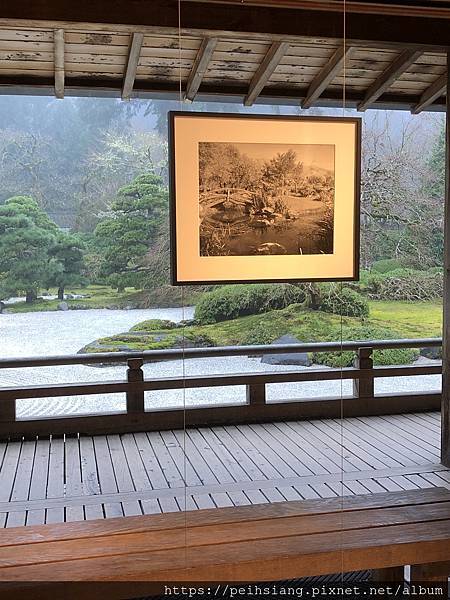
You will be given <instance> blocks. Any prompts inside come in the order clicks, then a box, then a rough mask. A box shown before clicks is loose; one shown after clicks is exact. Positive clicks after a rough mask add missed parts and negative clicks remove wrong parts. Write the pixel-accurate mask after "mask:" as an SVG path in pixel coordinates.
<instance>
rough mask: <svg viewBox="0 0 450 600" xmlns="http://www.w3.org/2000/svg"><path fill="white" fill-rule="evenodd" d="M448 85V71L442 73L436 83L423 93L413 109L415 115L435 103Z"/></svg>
mask: <svg viewBox="0 0 450 600" xmlns="http://www.w3.org/2000/svg"><path fill="white" fill-rule="evenodd" d="M446 87H447V73H444V74H443V75H441V76H440V77H439V78H438V79H436V81H435V82H434V83H432V84H431V85H430V87H429V88H427V89H426V90H425V91H424V93H423V94H422V95H421V97H420V100H419V102H418V103H417V104H416V105H415V106H414V107H413V109H412V110H411V112H412V114H413V115H417V114H418V113H420V112H421V111H422V110H423V109H424V108H426V107H427V106H430V104H433V102H434V101H435V100H437V99H438V98H440V97H441V96H442V95H443V94H444V92H445V90H446Z"/></svg>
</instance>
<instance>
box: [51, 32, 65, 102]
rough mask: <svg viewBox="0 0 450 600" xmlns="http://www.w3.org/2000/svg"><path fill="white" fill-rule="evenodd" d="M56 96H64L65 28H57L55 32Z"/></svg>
mask: <svg viewBox="0 0 450 600" xmlns="http://www.w3.org/2000/svg"><path fill="white" fill-rule="evenodd" d="M53 44H54V68H55V96H56V97H57V98H64V30H63V29H55V31H54V32H53Z"/></svg>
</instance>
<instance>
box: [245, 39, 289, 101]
mask: <svg viewBox="0 0 450 600" xmlns="http://www.w3.org/2000/svg"><path fill="white" fill-rule="evenodd" d="M288 47H289V44H287V43H286V42H274V43H273V44H272V45H271V46H270V48H269V50H268V51H267V54H266V55H265V57H264V60H263V61H262V63H261V64H260V65H259V67H258V69H257V71H256V73H255V74H254V76H253V78H252V80H251V82H250V86H249V88H248V92H247V96H246V98H245V100H244V105H245V106H252V104H253V103H254V102H255V100H256V98H257V97H258V96H259V94H260V93H261V92H262V90H263V89H264V87H265V85H266V84H267V82H268V81H269V79H270V77H271V75H272V73H273V72H274V71H275V69H276V68H277V66H278V64H279V63H280V60H281V59H282V58H283V56H284V54H286V51H287V49H288Z"/></svg>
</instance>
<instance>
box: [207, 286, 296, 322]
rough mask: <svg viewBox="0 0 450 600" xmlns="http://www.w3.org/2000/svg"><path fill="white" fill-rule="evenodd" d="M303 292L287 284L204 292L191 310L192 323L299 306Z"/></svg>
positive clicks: (224, 287) (226, 288)
mask: <svg viewBox="0 0 450 600" xmlns="http://www.w3.org/2000/svg"><path fill="white" fill-rule="evenodd" d="M304 299H305V294H304V291H303V289H302V288H301V287H299V286H294V285H290V284H277V285H271V284H263V285H257V284H254V285H226V286H222V287H219V288H216V289H215V290H213V291H211V292H206V293H205V294H204V295H203V296H202V298H201V299H200V300H199V301H198V302H197V305H196V307H195V320H196V321H197V322H198V323H201V324H202V325H206V324H209V323H217V322H218V321H227V320H229V319H236V318H237V317H242V316H246V315H256V314H260V313H263V312H267V311H269V310H273V309H276V308H285V307H286V306H289V305H290V304H293V303H296V302H303V301H304Z"/></svg>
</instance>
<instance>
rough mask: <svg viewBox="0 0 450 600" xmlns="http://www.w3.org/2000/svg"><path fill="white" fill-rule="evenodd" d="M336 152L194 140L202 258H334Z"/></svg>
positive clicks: (307, 146) (324, 147)
mask: <svg viewBox="0 0 450 600" xmlns="http://www.w3.org/2000/svg"><path fill="white" fill-rule="evenodd" d="M334 151H335V149H334V146H333V145H324V144H272V143H266V144H262V143H229V142H226V143H223V142H199V148H198V156H199V222H200V231H199V235H200V254H201V256H252V255H267V254H332V253H333V231H334V226H333V225H334Z"/></svg>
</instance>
